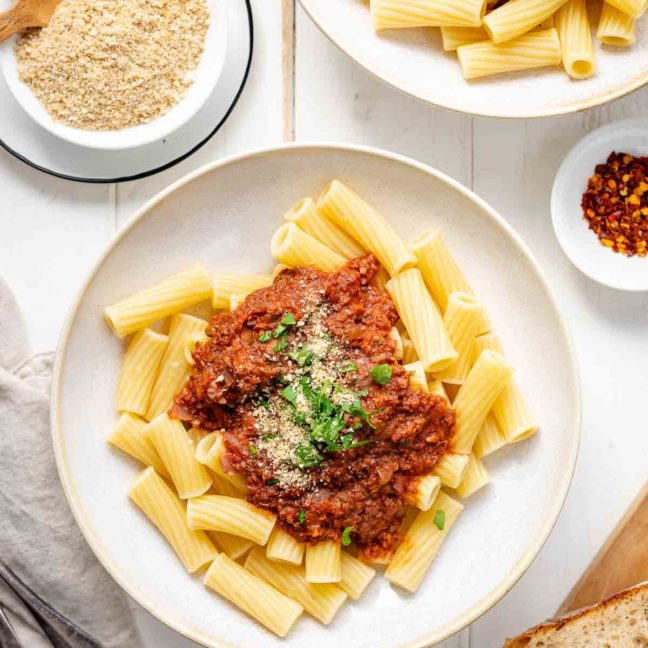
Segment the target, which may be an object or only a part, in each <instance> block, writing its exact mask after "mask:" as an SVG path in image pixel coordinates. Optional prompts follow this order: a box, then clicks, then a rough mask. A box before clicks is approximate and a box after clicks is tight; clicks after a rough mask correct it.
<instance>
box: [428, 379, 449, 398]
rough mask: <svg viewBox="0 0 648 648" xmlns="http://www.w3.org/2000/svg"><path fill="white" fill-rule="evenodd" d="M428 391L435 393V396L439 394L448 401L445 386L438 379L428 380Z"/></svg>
mask: <svg viewBox="0 0 648 648" xmlns="http://www.w3.org/2000/svg"><path fill="white" fill-rule="evenodd" d="M428 391H429V392H430V394H436V395H437V396H441V398H445V399H446V400H447V401H448V402H450V399H449V398H448V393H447V392H446V390H445V387H444V386H443V383H442V382H441V381H440V380H431V381H430V382H428Z"/></svg>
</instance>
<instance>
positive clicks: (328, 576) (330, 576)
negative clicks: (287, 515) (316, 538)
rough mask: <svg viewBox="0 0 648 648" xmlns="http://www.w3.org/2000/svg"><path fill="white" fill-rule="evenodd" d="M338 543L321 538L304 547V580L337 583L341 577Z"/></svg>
mask: <svg viewBox="0 0 648 648" xmlns="http://www.w3.org/2000/svg"><path fill="white" fill-rule="evenodd" d="M340 553H341V547H340V543H339V542H336V541H335V540H323V541H322V542H318V543H317V544H314V545H308V547H306V560H305V565H306V580H307V581H308V582H309V583H339V582H340V580H341V579H342V572H341V566H340V560H341V559H340Z"/></svg>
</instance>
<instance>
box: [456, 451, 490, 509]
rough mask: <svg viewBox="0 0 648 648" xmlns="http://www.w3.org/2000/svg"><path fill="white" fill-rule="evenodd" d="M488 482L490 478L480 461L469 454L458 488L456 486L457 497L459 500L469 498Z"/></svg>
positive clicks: (472, 454) (475, 456)
mask: <svg viewBox="0 0 648 648" xmlns="http://www.w3.org/2000/svg"><path fill="white" fill-rule="evenodd" d="M488 482H490V476H489V474H488V471H487V470H486V466H484V464H483V463H482V460H481V459H480V458H479V457H478V456H477V455H475V454H474V453H471V454H470V455H468V466H467V467H466V472H465V473H464V476H463V479H462V480H461V483H460V484H459V486H457V495H459V497H461V498H464V499H465V498H466V497H470V496H471V495H472V494H474V493H476V492H477V491H478V490H479V489H480V488H483V487H484V486H486V484H488Z"/></svg>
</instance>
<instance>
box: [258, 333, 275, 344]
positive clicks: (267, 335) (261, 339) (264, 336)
mask: <svg viewBox="0 0 648 648" xmlns="http://www.w3.org/2000/svg"><path fill="white" fill-rule="evenodd" d="M271 337H272V333H270V331H265V332H264V333H261V335H259V342H267V341H268V340H269V339H270V338H271Z"/></svg>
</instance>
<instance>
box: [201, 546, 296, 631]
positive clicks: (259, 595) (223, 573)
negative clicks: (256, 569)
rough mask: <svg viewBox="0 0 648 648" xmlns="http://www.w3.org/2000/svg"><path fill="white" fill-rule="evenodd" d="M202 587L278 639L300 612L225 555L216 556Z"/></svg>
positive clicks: (292, 624) (277, 591)
mask: <svg viewBox="0 0 648 648" xmlns="http://www.w3.org/2000/svg"><path fill="white" fill-rule="evenodd" d="M203 582H204V583H205V586H206V587H208V588H209V589H211V590H214V591H215V592H217V593H218V594H220V595H221V596H223V597H225V598H226V599H228V600H229V601H231V602H232V603H234V605H236V606H237V607H239V608H240V609H241V610H243V611H244V612H247V614H249V615H250V616H251V617H253V618H255V619H256V620H257V621H258V622H259V623H262V624H263V625H264V626H265V627H266V628H268V630H271V631H272V632H274V633H275V634H276V635H278V636H279V637H285V636H286V635H287V634H288V633H289V632H290V629H291V628H292V627H293V626H294V625H295V623H296V622H297V620H298V619H299V617H300V616H301V613H302V612H303V610H304V608H303V607H302V606H301V605H299V603H297V602H296V601H294V600H293V599H291V598H290V597H288V596H286V595H285V594H282V593H281V592H280V591H279V590H277V589H276V588H274V587H272V585H270V584H268V583H267V582H266V581H264V580H263V579H261V578H259V577H258V576H255V575H254V574H252V573H251V572H249V571H248V570H247V569H245V568H244V567H241V565H239V564H238V563H236V562H234V561H233V560H232V559H231V558H228V557H227V556H226V555H225V554H219V555H218V556H216V558H215V560H214V562H213V563H212V564H211V567H210V568H209V569H208V570H207V573H206V574H205V578H204V581H203Z"/></svg>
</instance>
